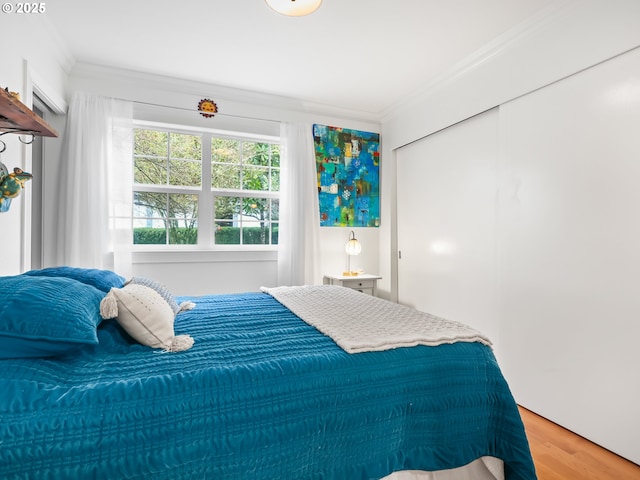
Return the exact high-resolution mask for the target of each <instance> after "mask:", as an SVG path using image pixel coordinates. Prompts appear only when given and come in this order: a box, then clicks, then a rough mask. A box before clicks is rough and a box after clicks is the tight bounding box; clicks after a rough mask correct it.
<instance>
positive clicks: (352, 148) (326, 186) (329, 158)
mask: <svg viewBox="0 0 640 480" xmlns="http://www.w3.org/2000/svg"><path fill="white" fill-rule="evenodd" d="M313 141H314V146H315V155H316V169H317V174H318V196H319V197H318V200H319V202H318V203H319V204H320V226H322V227H378V226H380V174H379V172H380V152H379V147H380V134H378V133H371V132H362V131H359V130H349V129H346V128H338V127H330V126H326V125H318V124H314V125H313Z"/></svg>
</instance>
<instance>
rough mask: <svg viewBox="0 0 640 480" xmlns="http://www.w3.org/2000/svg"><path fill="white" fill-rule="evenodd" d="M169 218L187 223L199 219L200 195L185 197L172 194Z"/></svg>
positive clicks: (170, 196) (169, 195) (179, 194)
mask: <svg viewBox="0 0 640 480" xmlns="http://www.w3.org/2000/svg"><path fill="white" fill-rule="evenodd" d="M168 197H169V212H168V217H169V218H179V219H183V220H185V221H193V220H194V219H196V218H198V195H185V194H181V193H170V194H168Z"/></svg>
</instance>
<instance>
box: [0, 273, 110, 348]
mask: <svg viewBox="0 0 640 480" xmlns="http://www.w3.org/2000/svg"><path fill="white" fill-rule="evenodd" d="M103 297H104V292H101V291H100V290H98V289H97V288H94V287H92V286H91V285H87V284H85V283H82V282H78V281H76V280H73V279H70V278H65V277H39V276H29V275H16V276H12V277H0V358H44V357H55V356H61V355H65V354H67V353H69V352H72V351H73V350H76V349H78V348H79V347H82V346H83V345H87V344H94V345H95V344H97V343H98V337H97V326H98V325H99V324H100V322H101V321H102V319H101V318H100V300H102V298H103Z"/></svg>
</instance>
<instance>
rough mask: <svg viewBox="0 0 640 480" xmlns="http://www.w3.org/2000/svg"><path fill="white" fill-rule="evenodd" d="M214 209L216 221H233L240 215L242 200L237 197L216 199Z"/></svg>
mask: <svg viewBox="0 0 640 480" xmlns="http://www.w3.org/2000/svg"><path fill="white" fill-rule="evenodd" d="M213 208H214V215H215V218H216V220H233V219H235V218H237V216H238V214H239V213H240V210H241V204H240V199H239V198H236V197H216V198H215V201H214V203H213Z"/></svg>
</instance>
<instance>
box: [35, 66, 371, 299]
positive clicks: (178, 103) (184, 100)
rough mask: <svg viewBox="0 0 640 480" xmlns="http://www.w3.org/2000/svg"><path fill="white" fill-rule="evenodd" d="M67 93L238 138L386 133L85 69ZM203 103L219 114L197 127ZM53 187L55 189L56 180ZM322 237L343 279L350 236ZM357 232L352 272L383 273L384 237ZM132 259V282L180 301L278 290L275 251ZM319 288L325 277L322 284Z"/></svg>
mask: <svg viewBox="0 0 640 480" xmlns="http://www.w3.org/2000/svg"><path fill="white" fill-rule="evenodd" d="M68 88H69V92H73V91H76V90H82V91H86V92H93V93H96V94H99V95H105V96H113V97H116V98H122V99H126V100H132V101H135V102H138V103H137V104H136V105H135V111H136V116H137V117H138V118H144V119H154V120H156V121H159V120H161V121H165V122H173V123H183V122H188V123H189V124H192V125H196V126H201V127H209V128H221V129H230V130H237V131H247V129H250V130H249V131H252V132H254V133H259V134H266V135H279V122H280V121H300V122H308V123H310V124H311V123H320V124H325V125H332V126H340V127H344V128H353V129H358V130H366V131H370V132H379V131H380V125H379V123H378V122H376V121H372V120H371V119H367V118H364V119H363V118H362V117H365V115H362V116H361V117H359V113H358V112H346V111H333V112H329V113H327V112H322V113H317V112H310V111H307V109H306V107H305V106H304V105H301V104H299V103H298V102H296V101H294V100H291V99H284V98H275V97H272V96H266V95H260V94H256V93H252V92H246V91H237V90H233V89H229V88H221V87H216V86H213V85H208V84H203V83H199V82H188V81H184V80H180V79H175V78H167V77H159V76H153V75H146V74H142V73H139V72H131V71H123V70H116V69H108V68H103V67H98V66H93V65H87V64H78V65H76V66H75V67H74V69H73V71H72V73H71V75H70V81H69V87H68ZM204 97H206V98H212V99H214V100H215V101H216V103H217V104H218V108H219V111H220V113H219V114H218V115H216V117H215V118H214V119H203V118H202V117H199V116H197V115H196V116H195V120H194V115H193V113H192V112H189V113H187V112H186V110H187V109H188V110H191V111H192V110H193V109H195V107H196V106H197V104H198V102H199V100H200V99H201V98H204ZM154 105H162V106H167V107H174V108H160V107H157V106H154ZM252 119H255V120H252ZM260 119H264V120H267V121H264V120H260ZM57 161H58V159H49V164H50V165H56V164H57ZM50 181H54V176H53V175H52V176H51V178H50ZM45 192H49V193H50V194H51V195H54V192H55V185H52V184H48V185H47V188H46V189H45ZM45 194H46V193H45ZM48 200H49V203H50V204H53V203H54V201H53V196H49V197H48ZM54 223H55V215H54V214H51V215H48V217H47V220H46V224H45V232H46V233H45V235H47V234H48V235H49V236H48V238H47V239H46V243H47V245H48V247H47V249H46V251H45V257H44V263H45V265H53V264H55V256H54V252H55V238H53V235H52V233H51V232H54V231H55V225H54ZM320 230H321V232H320V233H321V238H320V253H319V256H320V265H321V272H320V274H323V273H337V272H342V271H343V270H344V268H345V266H344V264H345V262H346V255H345V253H344V246H345V244H346V242H347V239H348V235H349V232H350V230H351V229H349V228H337V227H331V228H326V227H325V228H321V229H320ZM354 230H356V231H357V236H358V239H359V240H360V241H361V242H362V244H363V252H362V254H361V255H359V256H358V257H355V258H354V260H353V266H354V267H358V268H362V269H364V270H365V271H367V272H371V273H377V272H378V269H379V268H378V266H379V260H380V257H379V240H378V239H379V232H380V231H379V229H377V228H358V229H354ZM133 258H134V265H133V274H134V275H144V276H148V277H152V278H155V279H157V280H158V281H161V282H163V283H164V284H165V285H166V286H167V287H168V288H170V289H171V290H172V291H174V292H175V293H176V294H179V295H182V294H185V295H186V294H196V295H201V294H207V293H229V292H240V291H251V290H257V289H258V288H259V287H260V286H262V285H266V286H273V285H277V262H276V258H277V256H276V252H275V251H271V252H245V253H243V252H240V251H233V250H231V251H229V250H225V251H218V252H204V251H200V252H197V251H185V252H181V253H170V254H166V253H164V252H163V253H158V252H157V251H155V252H153V251H146V252H145V251H137V252H134V257H133ZM321 281H322V279H321V275H319V276H318V278H317V279H316V282H317V283H321Z"/></svg>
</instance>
